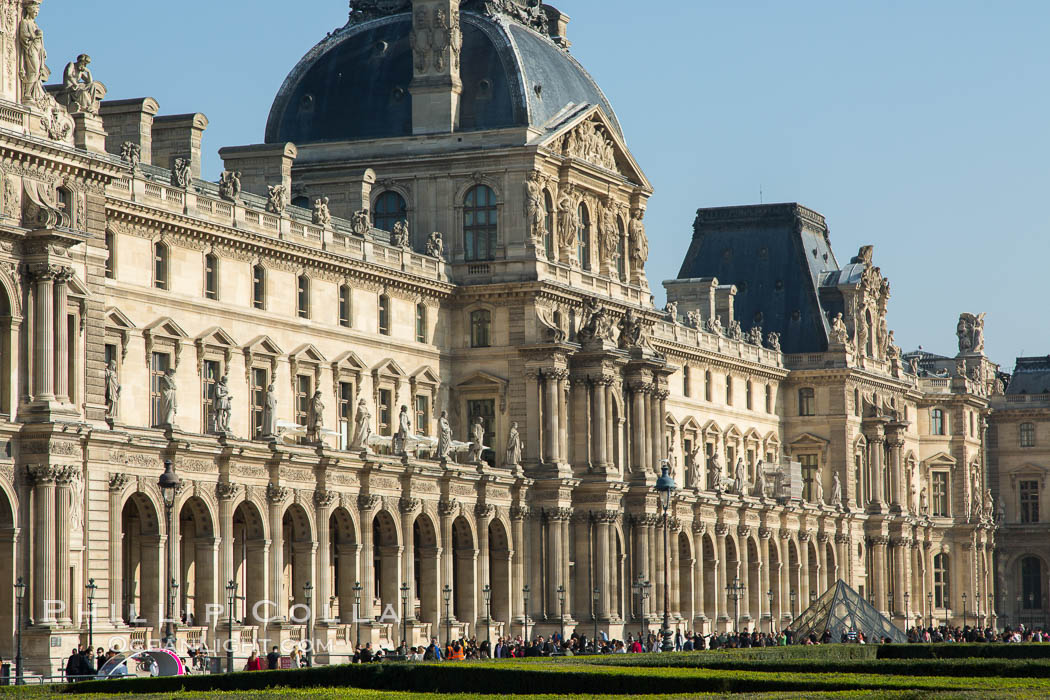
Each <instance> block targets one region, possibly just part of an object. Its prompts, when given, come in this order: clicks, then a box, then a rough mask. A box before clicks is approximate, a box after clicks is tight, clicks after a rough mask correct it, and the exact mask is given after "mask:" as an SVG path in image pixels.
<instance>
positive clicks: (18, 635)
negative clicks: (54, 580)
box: [15, 576, 26, 685]
mask: <svg viewBox="0 0 1050 700" xmlns="http://www.w3.org/2000/svg"><path fill="white" fill-rule="evenodd" d="M25 597H26V584H25V581H23V580H22V577H21V576H19V577H18V581H16V582H15V605H16V606H17V607H16V611H15V613H16V617H17V620H16V622H15V624H16V627H15V685H22V601H24V600H25Z"/></svg>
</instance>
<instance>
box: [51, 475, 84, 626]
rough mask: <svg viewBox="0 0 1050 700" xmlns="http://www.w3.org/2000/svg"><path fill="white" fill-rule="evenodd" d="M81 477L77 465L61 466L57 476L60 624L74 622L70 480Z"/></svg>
mask: <svg viewBox="0 0 1050 700" xmlns="http://www.w3.org/2000/svg"><path fill="white" fill-rule="evenodd" d="M79 478H80V469H79V468H78V467H76V466H68V467H60V468H59V469H58V473H57V478H56V481H55V483H56V490H55V523H56V524H59V526H57V527H55V559H56V563H55V569H56V571H55V574H56V579H55V583H56V585H55V591H56V598H57V599H58V600H59V601H61V603H62V606H63V609H62V611H60V612H59V618H58V624H60V625H63V626H68V625H71V624H73V618H72V614H73V596H72V591H71V590H70V580H69V534H70V533H69V525H68V523H69V499H70V494H71V489H70V488H69V485H70V482H71V481H72V480H73V479H79Z"/></svg>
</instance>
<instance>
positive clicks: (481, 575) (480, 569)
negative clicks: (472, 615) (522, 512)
mask: <svg viewBox="0 0 1050 700" xmlns="http://www.w3.org/2000/svg"><path fill="white" fill-rule="evenodd" d="M495 510H496V509H495V508H494V507H492V506H490V505H486V504H483V503H478V504H477V505H476V506H474V517H475V519H476V523H475V524H476V525H477V528H478V561H477V569H476V571H477V577H476V578H475V581H476V584H475V586H474V589H475V610H477V611H478V619H481V618H482V617H486V618H487V616H488V613H489V611H488V610H487V609H486V607H485V591H484V588H485V586H486V585H487V586H491V585H492V583H491V582H490V581H489V520H490V519H491V518H492V514H493V512H495ZM487 622H488V623H489V624H491V622H492V621H491V620H487Z"/></svg>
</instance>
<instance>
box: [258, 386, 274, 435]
mask: <svg viewBox="0 0 1050 700" xmlns="http://www.w3.org/2000/svg"><path fill="white" fill-rule="evenodd" d="M276 435H277V390H276V389H275V388H274V385H273V382H270V385H269V386H268V387H266V397H265V403H264V404H263V417H262V437H263V438H272V437H275V436H276Z"/></svg>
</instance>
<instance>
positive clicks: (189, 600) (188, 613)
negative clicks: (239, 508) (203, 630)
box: [177, 496, 219, 626]
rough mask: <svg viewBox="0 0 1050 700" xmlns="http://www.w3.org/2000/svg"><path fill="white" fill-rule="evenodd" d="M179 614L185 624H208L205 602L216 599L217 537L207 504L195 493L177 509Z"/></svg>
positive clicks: (211, 602) (209, 602)
mask: <svg viewBox="0 0 1050 700" xmlns="http://www.w3.org/2000/svg"><path fill="white" fill-rule="evenodd" d="M178 532H179V542H178V547H177V551H178V553H179V606H178V610H179V614H180V616H181V617H183V620H184V622H185V624H187V625H190V626H200V625H206V624H208V621H207V614H208V610H207V606H208V605H211V604H214V603H217V602H219V601H218V593H217V581H216V575H215V571H216V555H217V553H218V540H217V539H216V538H215V527H214V523H213V522H212V517H211V513H210V511H209V510H208V506H207V504H206V503H205V502H204V501H203V500H202V499H201V498H200V497H198V496H191V497H190V498H188V499H186V502H185V503H183V504H182V508H181V509H179V531H178Z"/></svg>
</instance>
